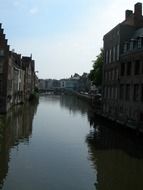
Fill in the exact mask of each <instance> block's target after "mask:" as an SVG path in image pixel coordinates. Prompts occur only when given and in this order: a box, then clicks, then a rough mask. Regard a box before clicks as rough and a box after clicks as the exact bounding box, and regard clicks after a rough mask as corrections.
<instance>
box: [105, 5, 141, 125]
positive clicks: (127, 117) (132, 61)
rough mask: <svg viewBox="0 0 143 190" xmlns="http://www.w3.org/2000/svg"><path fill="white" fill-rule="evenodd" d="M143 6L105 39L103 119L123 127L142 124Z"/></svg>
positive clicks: (135, 9)
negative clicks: (106, 118) (108, 119)
mask: <svg viewBox="0 0 143 190" xmlns="http://www.w3.org/2000/svg"><path fill="white" fill-rule="evenodd" d="M142 93H143V16H142V4H141V3H136V4H135V8H134V12H133V11H131V10H126V13H125V20H124V21H123V22H122V23H120V24H118V25H117V26H116V27H114V28H113V29H112V30H111V31H110V32H108V33H107V34H105V36H104V65H103V115H104V116H105V117H108V118H110V119H113V120H116V121H119V122H121V123H123V124H127V125H131V124H132V123H134V124H135V125H138V126H139V124H141V122H142V121H143V94H142Z"/></svg>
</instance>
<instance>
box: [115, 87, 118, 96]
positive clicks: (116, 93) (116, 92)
mask: <svg viewBox="0 0 143 190" xmlns="http://www.w3.org/2000/svg"><path fill="white" fill-rule="evenodd" d="M117 95H118V91H117V87H115V99H117Z"/></svg>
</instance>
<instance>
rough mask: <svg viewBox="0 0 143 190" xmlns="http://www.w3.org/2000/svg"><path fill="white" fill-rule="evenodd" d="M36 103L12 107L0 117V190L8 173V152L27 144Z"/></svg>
mask: <svg viewBox="0 0 143 190" xmlns="http://www.w3.org/2000/svg"><path fill="white" fill-rule="evenodd" d="M36 110H37V102H36V103H35V102H34V103H31V104H24V105H21V106H16V107H14V108H13V109H12V110H11V111H9V112H8V113H7V115H6V116H1V117H0V189H2V187H3V184H4V180H5V178H6V176H7V173H8V163H9V161H10V156H9V154H10V150H11V148H12V147H14V146H17V145H18V144H19V143H22V142H23V143H29V138H30V136H31V135H32V122H33V118H34V114H35V113H36Z"/></svg>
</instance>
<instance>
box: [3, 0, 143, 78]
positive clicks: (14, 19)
mask: <svg viewBox="0 0 143 190" xmlns="http://www.w3.org/2000/svg"><path fill="white" fill-rule="evenodd" d="M140 2H141V1H140ZM135 3H137V1H135V0H120V1H119V0H102V1H99V0H0V22H1V23H2V27H3V28H4V33H5V34H6V38H7V39H8V44H9V45H10V49H11V50H12V49H14V50H15V52H17V53H20V54H22V56H30V55H31V54H32V57H33V59H34V60H35V67H36V68H35V70H36V71H37V75H38V77H39V78H43V79H48V78H52V79H61V78H69V77H70V76H71V75H73V74H74V73H78V74H80V75H81V74H82V73H83V72H87V73H88V72H90V70H91V69H92V65H93V60H95V59H96V56H97V55H98V54H99V53H100V48H102V47H103V36H104V35H105V34H106V33H107V32H108V31H110V30H111V29H112V28H113V27H114V26H116V25H117V24H119V23H120V22H122V21H123V20H124V18H125V10H126V9H131V10H134V4H135Z"/></svg>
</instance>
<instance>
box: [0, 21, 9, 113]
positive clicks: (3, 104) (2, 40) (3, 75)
mask: <svg viewBox="0 0 143 190" xmlns="http://www.w3.org/2000/svg"><path fill="white" fill-rule="evenodd" d="M8 61H9V46H8V44H7V39H6V37H5V34H4V30H3V28H2V25H1V24H0V112H5V111H6V110H7V88H8V86H7V82H8V81H7V77H8V69H9V68H8Z"/></svg>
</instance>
